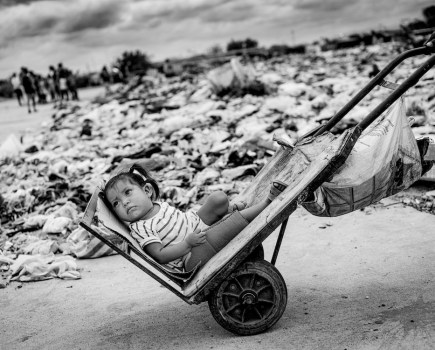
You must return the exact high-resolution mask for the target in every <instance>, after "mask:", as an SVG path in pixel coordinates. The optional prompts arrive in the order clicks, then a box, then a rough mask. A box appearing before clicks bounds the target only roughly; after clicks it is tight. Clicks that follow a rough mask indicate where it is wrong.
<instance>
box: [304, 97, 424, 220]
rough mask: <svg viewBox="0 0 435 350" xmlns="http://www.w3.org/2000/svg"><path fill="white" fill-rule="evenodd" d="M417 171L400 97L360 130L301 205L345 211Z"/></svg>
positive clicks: (403, 183) (321, 212)
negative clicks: (336, 167) (332, 170)
mask: <svg viewBox="0 0 435 350" xmlns="http://www.w3.org/2000/svg"><path fill="white" fill-rule="evenodd" d="M421 173H422V167H421V160H420V153H419V150H418V146H417V142H416V140H415V137H414V134H413V132H412V130H411V127H410V125H409V123H408V120H407V118H406V108H405V103H404V100H403V98H401V99H399V100H398V101H397V102H396V103H394V104H393V105H392V106H391V107H390V108H389V109H388V110H387V111H386V112H384V114H383V115H382V116H381V117H379V118H378V119H377V120H376V121H374V122H373V123H372V124H371V125H370V126H369V127H368V128H367V129H366V130H365V131H364V132H363V134H362V135H361V137H360V138H359V139H358V141H357V142H356V144H355V146H354V148H353V150H352V152H351V153H350V155H349V157H348V158H347V160H346V162H345V164H344V165H343V166H342V167H341V168H340V169H339V170H338V171H337V172H336V173H335V174H334V175H333V176H332V178H331V180H330V181H328V182H324V183H323V184H322V185H321V186H320V187H319V188H318V189H317V190H316V191H315V193H314V197H315V198H314V200H313V201H310V202H304V203H302V206H303V207H304V208H305V209H307V210H308V211H309V212H310V213H311V214H313V215H317V216H331V217H332V216H339V215H343V214H347V213H349V212H352V211H354V210H357V209H360V208H363V207H365V206H367V205H369V204H371V203H374V202H377V201H379V200H381V199H382V198H385V197H388V196H391V195H393V194H395V193H397V192H400V191H402V190H404V189H406V188H408V187H409V186H411V184H412V183H414V182H415V181H417V180H418V179H419V178H420V177H421Z"/></svg>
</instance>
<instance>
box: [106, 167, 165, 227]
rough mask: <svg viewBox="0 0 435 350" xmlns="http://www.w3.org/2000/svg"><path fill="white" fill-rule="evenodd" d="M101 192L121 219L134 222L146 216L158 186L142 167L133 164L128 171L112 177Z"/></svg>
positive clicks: (155, 197)
mask: <svg viewBox="0 0 435 350" xmlns="http://www.w3.org/2000/svg"><path fill="white" fill-rule="evenodd" d="M103 193H104V197H105V198H106V200H107V202H108V204H109V206H110V208H111V209H113V210H114V212H115V213H116V215H118V217H119V218H120V219H121V220H123V221H127V222H134V221H137V220H141V219H145V218H146V214H147V213H148V212H149V210H151V209H152V208H153V200H155V199H157V198H158V196H159V187H158V185H157V182H156V181H155V180H154V179H153V178H152V177H151V176H149V174H148V172H147V171H146V170H145V169H144V168H142V167H141V166H138V165H136V164H135V165H133V166H132V167H131V168H130V170H129V171H127V172H121V173H119V174H117V175H115V176H114V177H112V178H111V179H110V180H109V181H108V182H107V184H106V186H105V188H104V190H103Z"/></svg>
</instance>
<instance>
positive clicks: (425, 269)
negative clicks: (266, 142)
mask: <svg viewBox="0 0 435 350" xmlns="http://www.w3.org/2000/svg"><path fill="white" fill-rule="evenodd" d="M394 203H395V202H394V200H391V199H390V200H384V201H382V202H381V203H380V204H377V205H375V206H371V207H368V208H366V209H365V210H364V211H358V212H354V213H351V214H347V215H344V216H341V217H337V218H319V217H314V216H312V215H310V214H308V213H307V212H306V211H305V210H303V209H298V210H297V211H296V212H295V213H293V215H292V216H290V219H289V224H288V226H287V232H286V236H285V238H284V241H283V245H282V247H281V250H280V255H279V257H278V261H277V264H276V265H277V268H278V269H279V271H280V272H281V273H282V275H283V277H284V279H285V281H286V284H287V288H288V304H287V308H286V310H285V312H284V315H283V317H282V318H281V319H280V321H279V322H278V323H277V324H276V325H275V326H274V327H273V328H271V329H270V330H269V331H267V332H265V333H263V334H260V335H255V336H250V337H240V336H235V335H233V334H232V333H229V332H227V331H226V330H224V329H223V328H221V327H220V326H219V325H218V324H217V323H216V322H215V321H214V319H213V317H212V316H211V314H210V312H209V309H208V306H207V304H206V303H203V304H200V305H188V304H186V303H185V302H183V301H182V300H181V299H179V298H178V297H177V296H175V295H174V294H172V293H171V292H170V291H168V290H167V289H165V288H163V287H161V286H160V285H159V283H157V282H156V281H154V280H153V279H151V278H150V277H148V276H147V275H146V274H145V273H143V272H142V271H141V270H139V269H138V268H137V267H135V266H134V265H132V264H131V263H129V262H128V261H127V260H125V259H123V258H122V257H120V256H111V257H105V258H100V259H95V260H79V261H78V264H79V266H80V267H81V268H82V269H83V270H82V279H80V280H75V281H67V280H59V279H54V280H48V281H43V282H35V283H16V282H12V283H11V284H10V285H9V286H8V287H7V288H6V289H3V290H0V310H1V313H0V348H1V349H5V350H9V349H178V350H183V349H185V350H187V349H189V350H193V349H201V350H202V349H251V350H255V349H265V348H267V349H342V350H344V349H419V350H420V349H435V311H434V310H435V248H434V247H435V230H434V227H435V216H434V215H430V214H425V213H422V212H419V211H417V210H415V209H413V208H410V207H404V206H403V205H402V204H394ZM276 234H277V233H274V234H272V235H271V236H270V237H269V238H268V239H267V240H266V241H265V242H264V244H265V250H266V259H268V260H270V257H271V255H272V251H273V247H274V244H275V240H276Z"/></svg>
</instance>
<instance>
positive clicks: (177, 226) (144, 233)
mask: <svg viewBox="0 0 435 350" xmlns="http://www.w3.org/2000/svg"><path fill="white" fill-rule="evenodd" d="M157 204H159V205H160V210H159V211H158V213H157V214H156V215H154V216H153V217H152V218H150V219H148V220H139V221H136V222H134V223H131V224H130V225H129V226H130V233H131V236H132V237H133V238H134V239H135V240H136V241H138V243H139V244H140V246H141V247H142V248H144V247H145V246H146V245H148V244H150V243H161V244H162V245H163V247H167V246H168V245H173V244H177V243H180V242H182V241H183V240H184V238H185V237H186V235H187V234H188V233H191V232H193V231H195V230H196V228H198V227H200V226H199V225H200V223H202V221H201V219H200V218H199V216H198V214H196V213H195V212H193V211H187V212H185V213H184V212H182V211H181V210H178V209H176V208H174V207H172V206H170V205H169V204H168V203H166V202H158V203H157ZM189 254H190V253H188V254H186V255H184V256H182V257H181V258H178V259H176V260H174V261H171V262H170V263H168V264H167V266H169V267H171V268H175V269H177V270H183V265H184V262H185V260H186V259H187V257H188V256H189Z"/></svg>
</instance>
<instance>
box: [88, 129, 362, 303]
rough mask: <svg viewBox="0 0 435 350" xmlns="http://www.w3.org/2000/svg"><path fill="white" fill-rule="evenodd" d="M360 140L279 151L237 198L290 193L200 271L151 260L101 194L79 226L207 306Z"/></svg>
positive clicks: (353, 134) (329, 138) (328, 139)
mask: <svg viewBox="0 0 435 350" xmlns="http://www.w3.org/2000/svg"><path fill="white" fill-rule="evenodd" d="M358 136H359V132H358V129H354V130H352V131H346V132H345V133H343V134H342V135H340V136H334V135H332V134H330V133H325V134H323V135H321V136H318V137H316V138H310V139H308V140H305V141H304V142H302V143H301V144H299V145H296V147H295V148H293V149H290V148H281V149H280V150H278V151H277V152H276V153H275V155H274V156H273V157H272V158H271V160H270V161H269V162H268V164H266V165H265V166H264V167H263V168H262V170H261V171H260V172H259V173H258V174H257V176H256V177H255V178H254V179H253V181H252V183H251V184H250V186H249V187H248V188H247V189H246V190H245V191H244V192H243V193H241V194H240V195H239V196H238V198H239V199H240V200H244V201H246V202H247V203H248V204H249V205H252V204H255V203H257V202H259V201H261V200H263V199H264V197H266V196H267V195H268V192H269V190H270V184H271V181H272V180H274V179H278V180H281V181H283V182H285V183H287V184H288V187H287V189H286V190H285V191H284V192H283V193H282V194H280V195H279V196H278V197H277V198H276V199H275V200H274V201H273V202H272V203H271V204H270V205H269V206H268V207H267V208H266V209H265V210H264V211H263V212H262V213H261V214H260V215H259V216H258V217H257V218H256V219H255V220H253V221H252V222H251V223H250V224H249V225H248V226H247V227H246V228H245V229H244V230H243V231H242V232H240V233H239V234H238V235H237V236H236V237H235V238H234V239H233V240H232V241H231V242H230V243H229V244H228V245H227V246H226V247H225V248H224V249H222V250H221V251H220V252H218V253H217V254H216V255H215V256H214V257H212V258H211V259H210V260H209V261H208V262H207V263H206V264H205V265H204V266H203V267H202V268H201V269H199V271H196V270H194V271H191V272H189V273H177V272H175V271H169V270H168V269H167V268H165V267H164V266H162V265H160V264H158V263H157V262H156V261H154V260H153V259H152V258H151V257H149V256H147V255H146V254H145V253H144V252H143V250H142V249H141V248H140V246H139V245H138V244H137V242H136V241H134V239H132V238H131V237H130V236H129V235H128V228H127V227H126V226H125V225H124V224H123V223H122V222H120V221H119V220H118V219H117V218H116V217H114V215H113V214H112V213H111V212H110V210H109V209H108V208H107V206H106V205H105V202H104V201H103V200H102V199H101V198H100V196H99V193H100V190H97V191H95V193H94V194H93V196H92V198H91V200H90V201H89V204H88V207H87V208H86V211H85V214H84V217H83V220H82V222H81V226H82V227H84V228H85V229H86V230H87V231H89V232H90V233H91V234H93V235H94V236H96V237H98V238H99V239H101V240H102V241H103V242H104V243H106V244H107V245H109V246H110V247H111V248H112V249H114V250H115V251H116V252H118V253H119V254H121V255H122V256H123V257H125V258H126V259H128V260H129V261H130V262H131V263H133V264H134V265H136V266H137V267H139V268H140V269H142V270H143V271H144V272H145V273H147V274H148V275H150V276H151V277H152V278H154V279H155V280H157V281H158V282H159V283H161V284H163V285H164V286H165V287H166V288H168V289H169V290H171V291H172V292H173V293H175V294H176V295H177V296H179V297H180V298H181V299H183V300H184V301H186V302H187V303H189V304H198V303H201V302H203V301H205V300H206V298H207V295H208V294H209V293H210V292H211V291H212V290H213V289H214V288H215V287H216V286H217V285H219V283H221V282H222V281H223V280H224V279H225V278H226V277H227V276H228V275H229V274H230V273H231V271H232V270H233V269H234V268H236V267H237V266H238V265H240V264H241V263H242V262H243V261H244V260H245V259H246V258H247V256H248V255H249V254H250V253H251V252H252V251H253V250H254V249H255V248H256V247H257V246H258V245H260V244H261V242H262V241H264V240H265V239H266V238H267V237H268V236H269V235H270V234H271V233H272V232H273V231H274V230H275V229H276V228H277V227H278V226H279V225H280V224H281V223H282V222H283V221H284V220H285V219H287V218H288V216H289V215H290V214H291V213H292V212H293V211H294V210H295V209H296V206H297V202H298V200H301V199H302V200H303V197H304V196H306V194H307V193H308V192H309V191H313V190H314V189H315V188H317V187H318V186H320V184H321V183H322V182H323V181H325V179H327V178H328V177H329V176H331V175H332V174H333V172H334V171H335V170H336V169H337V168H338V167H340V166H341V165H342V164H343V163H344V161H345V159H346V158H347V156H348V154H349V153H350V150H351V148H352V147H353V145H354V143H355V142H356V139H357V138H358ZM104 221H106V222H105V225H104V226H105V228H106V229H109V230H110V231H111V232H112V233H113V234H114V235H116V236H119V238H121V239H122V240H123V241H124V242H125V243H126V244H127V245H128V247H129V249H128V251H125V250H124V249H121V248H120V247H119V245H117V244H114V243H113V241H112V240H111V239H108V238H107V235H105V234H104V232H101V229H100V228H99V227H98V225H100V226H101V223H103V222H104Z"/></svg>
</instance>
